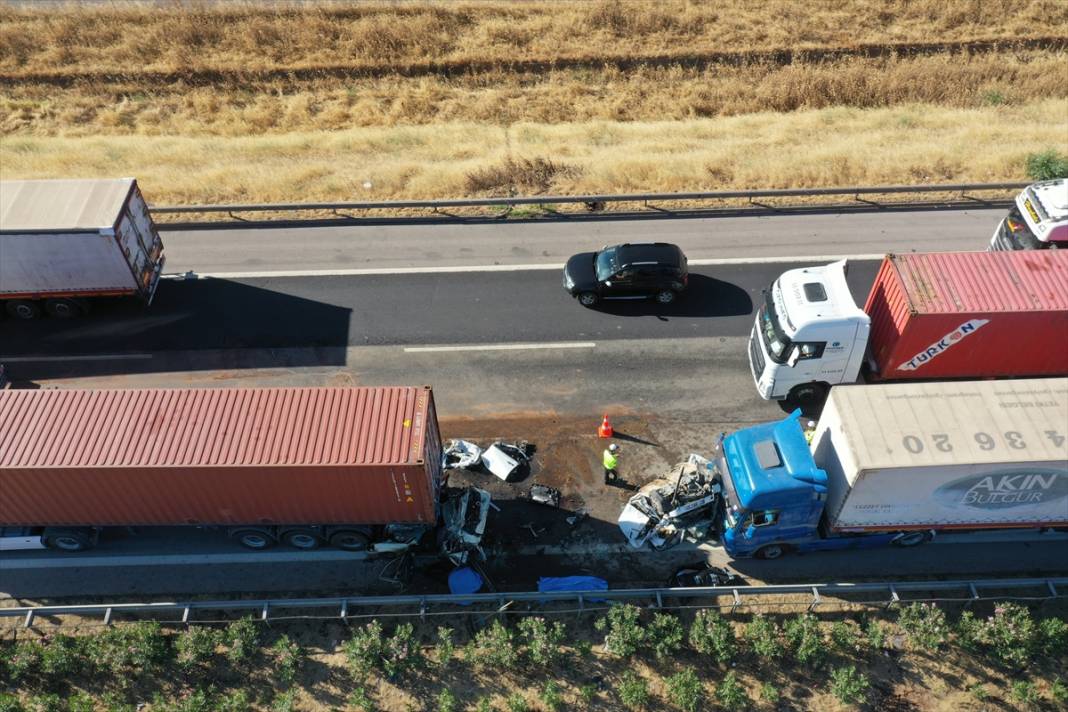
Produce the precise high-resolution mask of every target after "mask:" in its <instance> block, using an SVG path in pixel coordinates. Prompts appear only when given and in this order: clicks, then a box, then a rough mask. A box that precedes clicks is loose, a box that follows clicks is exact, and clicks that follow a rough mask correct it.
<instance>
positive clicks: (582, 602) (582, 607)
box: [578, 591, 586, 616]
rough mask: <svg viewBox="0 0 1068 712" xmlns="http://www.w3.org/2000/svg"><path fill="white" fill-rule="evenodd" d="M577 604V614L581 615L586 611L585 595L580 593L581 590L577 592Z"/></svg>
mask: <svg viewBox="0 0 1068 712" xmlns="http://www.w3.org/2000/svg"><path fill="white" fill-rule="evenodd" d="M578 604H579V615H580V616H581V615H582V614H583V613H585V612H586V597H585V596H583V595H582V592H581V591H580V592H579V594H578Z"/></svg>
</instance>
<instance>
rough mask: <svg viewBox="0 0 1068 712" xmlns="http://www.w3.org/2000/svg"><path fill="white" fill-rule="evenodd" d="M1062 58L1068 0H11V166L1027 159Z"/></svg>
mask: <svg viewBox="0 0 1068 712" xmlns="http://www.w3.org/2000/svg"><path fill="white" fill-rule="evenodd" d="M1066 73H1068V4H1065V3H1064V2H1062V1H1061V0H1031V1H1030V2H1027V1H1024V2H1007V1H1002V0H982V1H980V0H908V1H906V0H901V1H900V2H893V1H886V2H883V1H879V0H854V1H853V2H847V3H842V2H835V1H831V0H813V1H812V2H806V3H796V2H793V1H792V0H766V1H765V2H763V3H753V2H746V1H744V0H724V1H723V2H717V3H706V2H698V1H697V0H691V1H687V0H661V1H653V0H650V1H649V2H645V1H642V0H632V1H628V0H593V1H590V2H562V1H557V2H550V1H541V0H534V1H532V2H522V3H519V2H507V1H506V0H487V1H485V2H448V3H446V2H440V1H439V2H361V3H341V2H334V3H318V4H304V5H297V4H291V3H285V2H277V3H271V4H255V3H251V2H247V3H246V2H234V3H198V2H175V3H173V4H161V3H153V4H139V3H125V2H124V3H118V2H113V3H102V4H97V5H91V6H76V5H63V6H56V5H49V6H48V7H41V6H32V5H29V6H28V5H18V6H4V7H3V8H2V9H0V167H2V171H3V176H4V177H5V178H14V177H58V176H114V175H136V176H138V177H139V178H140V179H141V182H142V184H143V185H144V188H145V191H146V193H147V194H148V195H149V197H150V199H151V200H153V201H154V202H160V203H174V202H206V201H220V200H238V201H266V200H325V199H363V198H367V199H372V198H373V199H383V198H431V197H460V196H466V195H495V194H508V193H509V192H513V193H523V194H530V193H568V192H571V193H575V192H579V193H585V192H597V191H638V190H640V191H673V190H701V189H707V190H716V189H731V188H757V187H807V186H821V185H843V184H850V183H919V182H934V181H958V180H959V181H986V180H991V181H993V180H1016V179H1024V178H1025V174H1024V159H1025V157H1026V156H1027V155H1028V154H1030V153H1034V152H1038V151H1043V150H1046V149H1050V148H1052V149H1055V150H1058V151H1060V152H1062V153H1064V152H1068V82H1065V81H1064V76H1065V75H1066ZM368 182H369V184H370V185H371V187H370V188H369V189H368V188H365V187H364V185H365V184H366V183H368Z"/></svg>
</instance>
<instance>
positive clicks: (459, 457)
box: [441, 440, 482, 470]
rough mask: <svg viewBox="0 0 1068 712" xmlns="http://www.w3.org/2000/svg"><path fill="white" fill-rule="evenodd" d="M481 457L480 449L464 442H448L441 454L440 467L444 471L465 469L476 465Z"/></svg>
mask: <svg viewBox="0 0 1068 712" xmlns="http://www.w3.org/2000/svg"><path fill="white" fill-rule="evenodd" d="M481 457H482V448H480V447H479V446H478V445H475V444H474V443H472V442H468V441H466V440H450V441H449V444H448V445H447V446H446V447H445V452H444V453H443V454H442V458H441V466H442V467H444V468H445V469H446V470H453V469H456V468H461V469H466V468H469V467H471V466H472V465H477V464H478V463H479V461H480V458H481Z"/></svg>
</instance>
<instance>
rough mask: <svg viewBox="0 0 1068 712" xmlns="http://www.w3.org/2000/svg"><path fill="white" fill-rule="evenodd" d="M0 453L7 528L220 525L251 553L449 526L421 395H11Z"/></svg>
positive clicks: (2, 418) (389, 391)
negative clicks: (279, 544) (442, 521)
mask: <svg viewBox="0 0 1068 712" xmlns="http://www.w3.org/2000/svg"><path fill="white" fill-rule="evenodd" d="M0 443H2V444H3V446H2V448H0V524H2V525H3V526H5V527H12V526H22V527H46V528H51V529H56V528H61V529H67V530H71V531H74V530H76V529H77V528H84V527H91V528H94V529H96V528H100V527H104V526H176V525H199V526H222V527H227V528H228V529H229V530H230V532H231V535H232V536H234V537H235V538H237V539H238V540H239V541H242V543H245V544H246V545H249V546H252V547H253V548H263V546H266V545H268V544H269V543H270V542H271V541H274V540H282V541H286V542H287V543H290V544H293V545H294V546H297V547H299V548H314V546H316V545H318V544H319V543H324V542H332V543H334V544H335V545H338V546H342V547H343V548H349V549H361V548H366V546H367V545H368V544H369V543H370V542H371V541H373V540H375V539H382V538H385V539H389V538H391V532H392V533H397V532H402V533H403V534H404V536H410V535H411V532H412V531H413V526H412V525H414V527H415V530H420V529H425V528H432V527H434V526H435V525H436V524H437V523H438V521H439V515H440V511H441V506H440V502H441V496H442V490H443V477H442V457H441V436H440V434H439V431H438V423H437V416H436V413H435V411H434V399H433V394H432V392H431V390H430V388H427V387H422V388H407V387H401V388H249V389H244V388H219V389H151V390H37V391H30V390H9V391H3V392H0ZM476 499H479V500H480V501H481V498H480V497H476ZM486 504H487V505H488V498H487V500H486ZM481 519H482V521H481V523H482V525H484V523H485V518H484V517H482V518H481ZM294 532H296V534H294ZM479 533H481V532H479ZM392 538H393V539H396V536H393V537H392ZM46 539H47V536H46ZM68 548H71V547H68Z"/></svg>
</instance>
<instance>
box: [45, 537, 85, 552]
mask: <svg viewBox="0 0 1068 712" xmlns="http://www.w3.org/2000/svg"><path fill="white" fill-rule="evenodd" d="M52 542H53V543H55V545H56V547H58V548H60V549H63V550H64V551H81V549H83V548H84V544H83V543H82V541H81V540H79V539H75V538H73V537H69V536H59V537H56V538H54V539H53V540H52Z"/></svg>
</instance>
